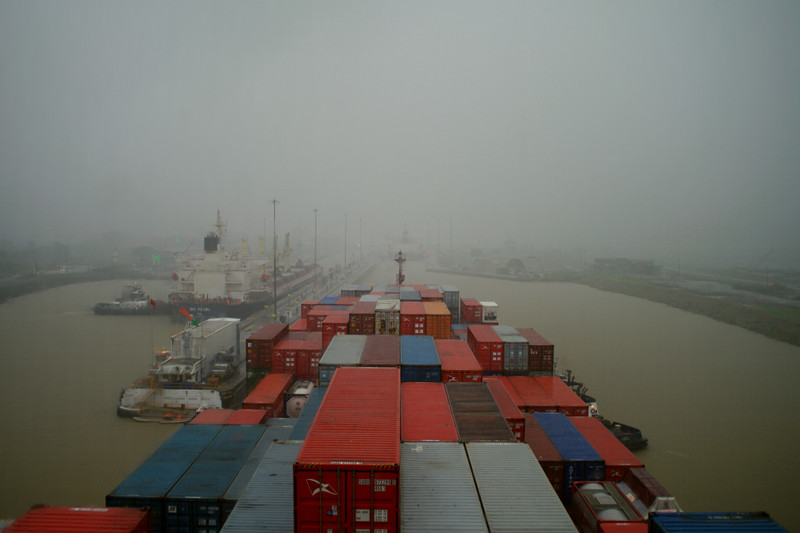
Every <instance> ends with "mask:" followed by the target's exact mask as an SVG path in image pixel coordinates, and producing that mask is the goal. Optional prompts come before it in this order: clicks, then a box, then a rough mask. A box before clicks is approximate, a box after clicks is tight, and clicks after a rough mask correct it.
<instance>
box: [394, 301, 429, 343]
mask: <svg viewBox="0 0 800 533" xmlns="http://www.w3.org/2000/svg"><path fill="white" fill-rule="evenodd" d="M400 335H427V333H425V307H424V306H423V305H422V302H400Z"/></svg>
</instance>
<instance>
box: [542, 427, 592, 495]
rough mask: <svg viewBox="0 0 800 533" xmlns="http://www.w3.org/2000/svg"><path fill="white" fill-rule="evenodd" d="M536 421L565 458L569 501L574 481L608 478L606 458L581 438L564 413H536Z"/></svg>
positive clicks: (566, 491) (565, 477)
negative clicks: (606, 476) (604, 459)
mask: <svg viewBox="0 0 800 533" xmlns="http://www.w3.org/2000/svg"><path fill="white" fill-rule="evenodd" d="M533 416H535V417H536V421H537V422H538V423H539V425H540V426H541V427H542V429H543V430H544V432H545V433H547V436H548V437H549V438H550V440H551V441H552V442H553V445H554V446H555V447H556V449H557V450H558V453H559V455H561V457H562V458H563V459H564V489H563V492H562V494H561V496H562V498H563V500H564V501H565V502H567V501H569V499H570V497H571V487H572V483H573V482H574V481H602V480H603V478H604V477H605V463H604V462H603V458H602V457H600V455H599V454H598V453H597V451H595V449H594V448H592V446H591V445H590V444H589V443H588V442H587V441H586V439H585V438H584V437H583V435H581V432H580V431H578V430H577V428H576V427H575V426H574V425H573V424H572V422H570V421H569V419H568V418H567V417H566V415H564V414H563V413H534V415H533Z"/></svg>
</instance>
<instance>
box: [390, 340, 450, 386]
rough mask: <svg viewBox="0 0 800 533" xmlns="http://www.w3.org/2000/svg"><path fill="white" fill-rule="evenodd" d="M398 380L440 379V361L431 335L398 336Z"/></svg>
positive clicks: (435, 380) (432, 380) (426, 380)
mask: <svg viewBox="0 0 800 533" xmlns="http://www.w3.org/2000/svg"><path fill="white" fill-rule="evenodd" d="M400 381H402V382H409V381H422V382H433V383H439V382H441V381H442V363H441V360H440V359H439V352H437V351H436V343H435V342H434V340H433V337H432V336H430V335H401V336H400Z"/></svg>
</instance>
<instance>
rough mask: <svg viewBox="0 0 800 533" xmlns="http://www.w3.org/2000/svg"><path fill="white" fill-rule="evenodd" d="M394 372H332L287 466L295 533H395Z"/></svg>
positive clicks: (396, 413)
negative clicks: (290, 467) (290, 470)
mask: <svg viewBox="0 0 800 533" xmlns="http://www.w3.org/2000/svg"><path fill="white" fill-rule="evenodd" d="M399 464H400V369H399V368H359V367H341V368H339V369H337V371H336V373H335V374H334V376H333V379H332V380H331V384H330V386H329V387H328V392H327V393H326V394H325V397H324V399H323V400H322V404H321V405H320V407H319V411H318V412H317V416H316V417H315V418H314V422H313V423H312V424H311V428H310V429H309V431H308V435H307V436H306V438H305V441H304V442H303V446H302V447H301V448H300V452H299V454H298V456H297V459H296V460H295V463H294V524H295V531H297V532H299V533H307V532H308V533H310V532H315V533H316V532H319V531H326V532H327V531H330V532H345V531H348V532H350V531H358V530H361V529H364V530H366V531H378V530H380V531H385V532H386V533H397V532H398V531H399V519H398V516H399V486H398V484H399V478H400V468H399Z"/></svg>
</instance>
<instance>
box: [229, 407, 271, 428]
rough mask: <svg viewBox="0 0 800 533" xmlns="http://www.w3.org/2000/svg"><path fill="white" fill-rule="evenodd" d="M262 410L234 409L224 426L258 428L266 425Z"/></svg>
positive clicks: (265, 416)
mask: <svg viewBox="0 0 800 533" xmlns="http://www.w3.org/2000/svg"><path fill="white" fill-rule="evenodd" d="M267 418H268V417H267V412H266V411H265V410H264V409H236V410H235V411H233V413H232V414H231V416H229V417H228V419H227V420H226V421H225V425H226V426H233V425H240V426H259V425H262V424H266V423H267Z"/></svg>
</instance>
